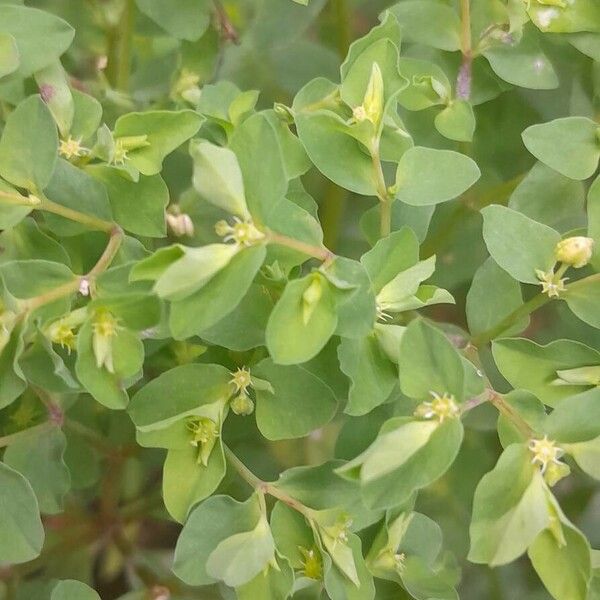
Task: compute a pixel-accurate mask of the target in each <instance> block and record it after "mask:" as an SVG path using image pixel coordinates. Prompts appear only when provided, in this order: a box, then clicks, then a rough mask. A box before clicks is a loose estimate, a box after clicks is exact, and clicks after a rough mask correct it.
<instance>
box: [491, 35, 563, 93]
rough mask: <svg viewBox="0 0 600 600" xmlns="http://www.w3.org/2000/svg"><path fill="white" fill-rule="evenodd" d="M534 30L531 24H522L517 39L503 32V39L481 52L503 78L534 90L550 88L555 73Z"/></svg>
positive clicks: (556, 81) (555, 86)
mask: <svg viewBox="0 0 600 600" xmlns="http://www.w3.org/2000/svg"><path fill="white" fill-rule="evenodd" d="M536 33H537V32H536V30H535V29H534V28H529V27H525V29H524V31H523V35H522V37H521V38H520V39H519V38H518V36H516V35H512V36H506V39H507V40H508V41H507V42H504V41H503V42H502V43H500V44H495V45H493V46H491V47H490V48H488V49H487V50H484V52H483V55H484V56H485V57H486V58H487V59H488V61H489V63H490V66H491V67H492V69H493V70H494V72H495V73H496V75H498V76H499V77H501V78H502V79H504V81H508V82H509V83H512V84H514V85H518V86H521V87H525V88H529V89H534V90H551V89H554V88H557V87H558V84H559V81H558V76H557V75H556V72H555V71H554V67H553V66H552V63H551V62H550V60H549V59H548V57H547V56H546V55H545V54H544V52H543V51H542V49H541V46H540V43H539V40H538V39H537V38H538V35H539V34H537V35H536Z"/></svg>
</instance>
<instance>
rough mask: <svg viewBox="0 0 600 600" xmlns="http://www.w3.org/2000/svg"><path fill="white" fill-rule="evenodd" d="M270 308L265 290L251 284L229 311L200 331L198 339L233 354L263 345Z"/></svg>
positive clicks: (271, 306)
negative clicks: (200, 338)
mask: <svg viewBox="0 0 600 600" xmlns="http://www.w3.org/2000/svg"><path fill="white" fill-rule="evenodd" d="M272 309H273V301H272V299H271V296H270V295H269V293H268V292H267V290H265V289H264V287H262V286H260V285H258V284H255V283H253V284H251V285H250V288H249V289H248V291H247V292H246V295H245V296H244V297H243V298H242V299H241V301H240V303H239V304H238V305H237V307H236V308H234V309H233V311H232V312H230V313H229V314H228V315H226V316H225V317H223V318H222V319H221V320H220V321H218V322H217V323H215V324H214V325H211V326H210V327H209V328H208V329H203V330H202V332H201V336H202V339H203V340H206V341H207V342H209V343H211V344H215V345H217V346H223V347H225V348H229V349H230V350H235V351H237V352H243V351H245V350H250V349H252V348H256V347H258V346H264V345H265V328H266V326H267V321H268V320H269V315H270V314H271V310H272Z"/></svg>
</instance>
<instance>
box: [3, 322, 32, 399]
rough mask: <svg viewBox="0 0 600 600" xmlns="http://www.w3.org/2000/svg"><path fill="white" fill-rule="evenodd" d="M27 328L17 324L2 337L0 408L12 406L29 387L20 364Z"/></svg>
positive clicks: (23, 324) (22, 324)
mask: <svg viewBox="0 0 600 600" xmlns="http://www.w3.org/2000/svg"><path fill="white" fill-rule="evenodd" d="M3 326H5V324H4V323H3ZM25 327H26V324H25V323H20V324H19V323H16V324H15V325H14V327H12V329H10V328H9V330H8V331H7V332H6V333H5V334H4V335H3V337H2V344H3V347H2V350H1V351H0V408H4V407H5V406H8V405H9V404H12V403H13V402H14V401H15V400H16V399H17V398H18V397H19V396H20V395H21V394H22V393H23V391H24V390H25V388H26V387H27V382H26V380H25V376H24V374H23V371H22V369H21V367H20V366H19V362H18V361H19V358H20V357H21V354H22V353H23V350H24V348H25V343H24V340H23V334H24V330H25ZM6 334H8V336H7V335H6ZM7 337H8V339H7Z"/></svg>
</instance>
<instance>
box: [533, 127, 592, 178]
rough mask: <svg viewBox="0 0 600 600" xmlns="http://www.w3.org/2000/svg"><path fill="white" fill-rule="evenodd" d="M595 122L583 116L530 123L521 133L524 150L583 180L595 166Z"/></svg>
mask: <svg viewBox="0 0 600 600" xmlns="http://www.w3.org/2000/svg"><path fill="white" fill-rule="evenodd" d="M597 130H598V124H597V123H595V122H594V121H592V120H591V119H588V118H586V117H564V118H561V119H555V120H554V121H549V122H548V123H540V124H539V125H532V126H531V127H528V128H527V129H526V130H525V131H524V132H523V142H524V144H525V146H526V147H527V150H529V152H531V154H533V155H534V156H535V157H536V158H537V159H538V160H541V161H542V162H543V163H545V164H547V165H548V166H549V167H551V168H552V169H554V170H555V171H558V172H559V173H562V174H563V175H564V176H565V177H569V178H571V179H587V178H588V177H591V176H592V175H593V174H594V172H595V171H596V169H597V168H598V159H600V144H599V143H598V138H597V133H596V132H597Z"/></svg>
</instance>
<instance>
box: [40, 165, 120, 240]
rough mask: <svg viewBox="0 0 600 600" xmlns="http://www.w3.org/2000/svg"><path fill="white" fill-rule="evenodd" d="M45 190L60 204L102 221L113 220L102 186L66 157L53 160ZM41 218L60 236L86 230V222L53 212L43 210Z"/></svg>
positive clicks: (48, 195) (49, 196)
mask: <svg viewBox="0 0 600 600" xmlns="http://www.w3.org/2000/svg"><path fill="white" fill-rule="evenodd" d="M45 194H46V196H47V197H48V198H49V199H50V200H52V201H53V202H56V203H57V204H60V205H61V206H65V207H67V208H69V209H72V210H77V211H80V212H83V213H85V214H88V215H92V216H95V217H98V218H99V219H104V220H105V221H111V220H112V211H111V207H110V203H109V200H108V195H107V193H106V188H105V186H104V185H103V184H102V183H101V182H100V181H98V180H97V179H94V178H92V177H90V176H89V175H88V174H87V173H86V172H85V171H82V170H81V169H78V168H77V167H75V166H73V165H71V164H70V163H68V162H67V161H66V160H62V159H59V160H58V161H57V162H56V167H55V169H54V172H53V174H52V179H50V182H49V184H48V187H47V188H46V190H45ZM44 219H45V221H46V223H47V225H48V227H49V228H50V229H51V230H52V231H53V232H54V233H56V234H57V235H60V236H71V235H78V234H81V233H84V232H86V231H88V228H87V227H86V226H85V225H83V224H81V223H77V222H76V221H71V220H69V219H66V218H64V217H60V216H58V215H55V214H52V213H45V214H44Z"/></svg>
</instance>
